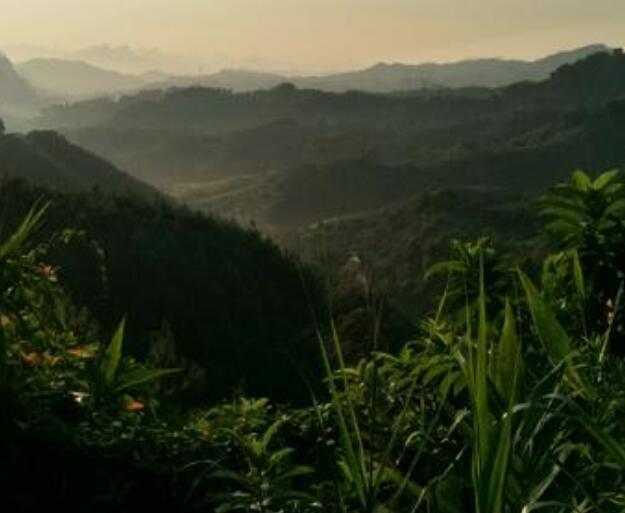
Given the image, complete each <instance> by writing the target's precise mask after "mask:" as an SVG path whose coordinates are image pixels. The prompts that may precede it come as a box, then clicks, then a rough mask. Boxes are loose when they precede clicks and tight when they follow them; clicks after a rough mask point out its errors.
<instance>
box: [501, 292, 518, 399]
mask: <svg viewBox="0 0 625 513" xmlns="http://www.w3.org/2000/svg"><path fill="white" fill-rule="evenodd" d="M521 365H522V359H521V348H520V346H519V341H518V337H517V332H516V322H515V319H514V313H513V311H512V306H511V305H510V301H509V300H507V299H506V306H505V312H504V323H503V328H502V330H501V337H500V339H499V351H498V353H497V360H496V379H497V384H498V386H499V389H500V393H501V394H502V396H503V397H504V398H505V399H506V402H507V403H508V404H509V405H510V404H514V403H515V402H516V399H517V388H518V383H519V375H520V373H521Z"/></svg>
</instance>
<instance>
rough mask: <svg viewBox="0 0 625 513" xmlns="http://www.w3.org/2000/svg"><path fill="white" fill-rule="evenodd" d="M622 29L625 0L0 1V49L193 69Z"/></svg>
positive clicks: (537, 52)
mask: <svg viewBox="0 0 625 513" xmlns="http://www.w3.org/2000/svg"><path fill="white" fill-rule="evenodd" d="M624 27H625V0H0V50H4V51H5V52H6V53H8V54H9V56H11V53H12V52H13V53H14V54H15V55H16V56H17V58H20V59H21V58H27V57H32V56H34V55H35V54H42V55H43V54H45V53H47V54H49V55H59V56H61V55H63V56H67V55H80V54H78V53H76V52H78V51H79V50H80V49H81V48H85V47H91V46H94V45H111V46H115V47H116V46H128V47H132V48H133V49H141V52H139V53H140V55H143V56H144V57H145V60H146V62H145V63H144V65H145V66H146V67H152V65H153V64H154V65H159V66H161V67H178V68H180V69H178V70H177V71H182V70H183V69H184V70H187V71H189V72H193V71H196V70H197V69H198V68H199V69H202V70H206V71H212V70H213V68H214V69H217V68H221V67H251V68H256V69H265V70H271V71H292V72H298V73H318V72H323V71H335V70H340V69H355V68H360V67H364V66H367V65H370V64H374V63H376V62H380V61H386V62H398V61H401V62H408V63H418V62H423V61H454V60H461V59H465V58H475V57H515V58H517V57H520V58H536V57H540V56H543V55H546V54H548V53H552V52H555V51H558V50H561V49H570V48H573V47H576V46H581V45H585V44H590V43H599V42H601V43H606V44H609V45H611V46H622V45H623V40H624V39H625V31H624V30H623V28H624ZM148 50H149V51H148ZM148 61H149V62H148ZM126 64H127V65H128V67H132V66H139V65H140V63H139V59H138V60H137V62H135V63H134V64H132V63H130V61H128V62H127V63H126Z"/></svg>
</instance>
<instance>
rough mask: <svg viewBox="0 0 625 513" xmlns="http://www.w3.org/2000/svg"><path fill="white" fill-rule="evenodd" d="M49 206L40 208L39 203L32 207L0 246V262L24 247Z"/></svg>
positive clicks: (46, 204) (45, 205)
mask: <svg viewBox="0 0 625 513" xmlns="http://www.w3.org/2000/svg"><path fill="white" fill-rule="evenodd" d="M49 206H50V204H49V203H45V204H44V205H43V206H42V207H39V202H36V203H35V204H34V205H33V207H32V208H31V209H30V211H29V212H28V214H26V217H24V219H23V220H22V223H21V224H20V226H19V227H18V228H17V230H15V232H13V233H12V234H11V236H10V237H9V238H8V239H7V240H6V241H5V242H4V243H2V244H0V260H5V259H7V258H8V257H9V256H11V255H12V254H13V253H15V252H16V251H18V250H19V249H20V248H21V247H22V246H23V245H24V243H25V242H26V241H27V240H28V238H29V237H30V236H31V235H32V233H33V232H34V231H35V229H36V228H37V227H38V226H39V223H40V221H41V218H42V217H43V215H44V214H45V213H46V211H47V210H48V207H49Z"/></svg>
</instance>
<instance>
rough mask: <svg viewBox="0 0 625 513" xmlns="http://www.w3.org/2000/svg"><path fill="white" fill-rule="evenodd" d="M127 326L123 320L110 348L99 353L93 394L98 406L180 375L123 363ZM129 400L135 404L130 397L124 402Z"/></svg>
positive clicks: (130, 361)
mask: <svg viewBox="0 0 625 513" xmlns="http://www.w3.org/2000/svg"><path fill="white" fill-rule="evenodd" d="M125 325H126V322H125V319H123V320H122V321H121V322H120V323H119V325H118V327H117V329H116V330H115V333H114V334H113V337H112V338H111V341H110V342H109V344H108V346H107V347H106V348H105V349H104V350H103V351H102V352H101V353H100V356H99V358H98V361H97V365H96V367H95V369H94V376H93V382H92V383H91V386H92V390H91V393H92V394H93V397H94V400H95V401H96V403H98V404H102V403H103V402H104V401H114V400H115V399H116V398H119V397H120V396H122V395H123V394H127V393H129V392H131V391H133V390H134V389H136V388H138V387H140V386H142V385H145V384H147V383H150V382H151V381H154V380H157V379H161V378H163V377H165V376H169V375H171V374H174V373H176V372H179V369H148V368H146V367H143V366H142V365H140V364H138V363H136V362H135V361H134V360H128V359H127V360H125V361H124V359H123V358H122V352H123V343H124V330H125ZM129 399H130V401H131V402H132V398H128V397H127V398H126V401H125V402H126V403H128V400H129ZM137 407H138V405H137Z"/></svg>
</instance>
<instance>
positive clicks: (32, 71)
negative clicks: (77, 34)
mask: <svg viewBox="0 0 625 513" xmlns="http://www.w3.org/2000/svg"><path fill="white" fill-rule="evenodd" d="M15 68H16V70H17V72H18V73H19V74H20V75H21V76H22V77H24V78H25V79H26V80H28V82H29V83H30V84H31V85H32V86H33V87H35V88H36V89H39V90H40V91H43V92H45V93H47V94H48V95H51V96H54V97H57V98H62V99H63V100H72V99H73V100H77V99H81V98H86V97H93V96H99V95H107V94H116V93H120V92H125V91H131V90H138V89H140V88H142V87H145V86H146V85H147V84H149V83H150V82H151V80H150V76H149V75H145V76H138V75H130V74H124V73H119V72H117V71H112V70H108V69H104V68H99V67H97V66H93V65H91V64H89V63H87V62H82V61H72V60H64V59H33V60H29V61H27V62H22V63H18V64H16V65H15ZM153 78H154V79H155V80H159V79H161V76H160V75H157V76H155V77H153Z"/></svg>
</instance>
